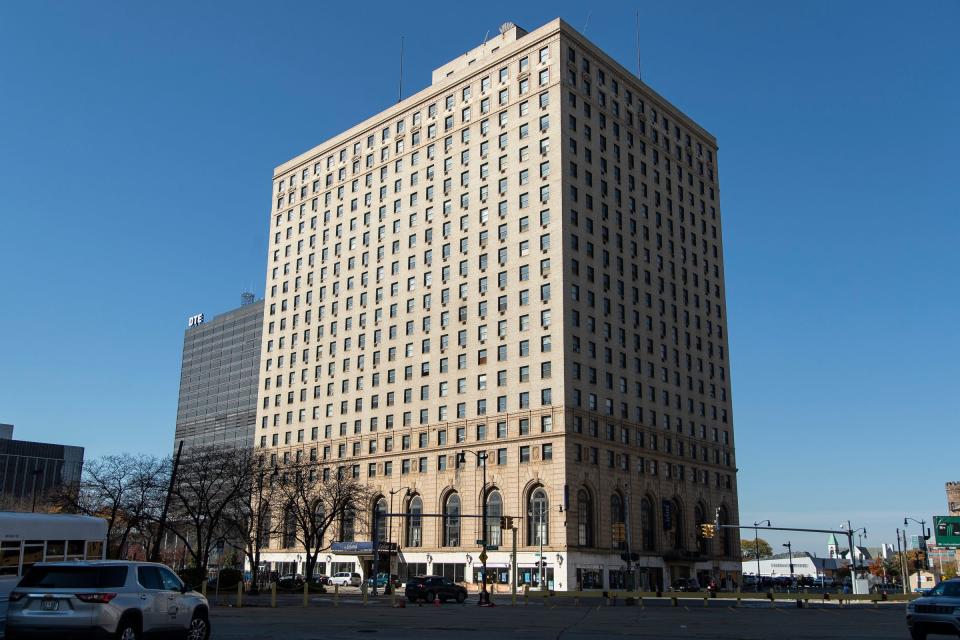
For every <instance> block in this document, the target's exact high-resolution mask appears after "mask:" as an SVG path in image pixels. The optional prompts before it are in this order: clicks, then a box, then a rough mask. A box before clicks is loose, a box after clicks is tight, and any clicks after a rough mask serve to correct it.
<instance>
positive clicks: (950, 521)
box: [933, 516, 960, 547]
mask: <svg viewBox="0 0 960 640" xmlns="http://www.w3.org/2000/svg"><path fill="white" fill-rule="evenodd" d="M933 532H934V537H935V538H936V541H937V546H938V547H958V546H960V516H933Z"/></svg>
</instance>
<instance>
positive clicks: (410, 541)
mask: <svg viewBox="0 0 960 640" xmlns="http://www.w3.org/2000/svg"><path fill="white" fill-rule="evenodd" d="M422 513H423V500H421V499H420V496H413V497H412V498H410V502H409V503H408V504H407V514H408V516H407V546H408V547H420V546H423V517H422V516H421V515H420V514H422Z"/></svg>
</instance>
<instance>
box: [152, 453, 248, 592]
mask: <svg viewBox="0 0 960 640" xmlns="http://www.w3.org/2000/svg"><path fill="white" fill-rule="evenodd" d="M250 460H251V454H250V452H249V450H246V449H232V448H221V447H196V448H193V449H190V450H189V451H188V452H185V453H184V454H183V457H182V458H181V459H180V468H179V469H178V471H177V477H176V479H175V480H174V482H173V487H172V491H171V503H170V529H171V531H172V532H173V533H174V535H176V537H177V538H179V540H180V541H181V542H182V543H183V545H184V548H185V549H186V553H187V555H188V556H189V558H190V561H191V564H192V565H193V567H194V569H195V570H196V572H197V578H198V579H200V580H204V579H206V573H207V565H208V563H209V561H210V556H211V554H212V553H213V550H214V549H215V548H216V547H217V546H218V544H219V543H220V542H221V541H224V540H225V539H226V537H227V536H228V535H229V524H228V514H229V513H231V512H232V511H234V510H235V509H236V508H237V503H238V501H241V500H242V499H243V498H244V496H245V495H246V494H247V492H248V491H249V486H250V474H251V473H252V465H251V464H250Z"/></svg>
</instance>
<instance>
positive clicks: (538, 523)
mask: <svg viewBox="0 0 960 640" xmlns="http://www.w3.org/2000/svg"><path fill="white" fill-rule="evenodd" d="M527 506H528V509H527V544H529V545H540V544H549V535H548V533H549V526H550V509H549V503H548V501H547V492H546V491H544V490H543V487H537V488H536V489H534V490H533V492H532V493H531V494H530V501H529V504H528V505H527Z"/></svg>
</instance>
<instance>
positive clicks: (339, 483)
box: [274, 462, 371, 581]
mask: <svg viewBox="0 0 960 640" xmlns="http://www.w3.org/2000/svg"><path fill="white" fill-rule="evenodd" d="M277 480H278V481H277V487H278V491H277V497H276V499H275V500H274V503H275V508H274V513H275V514H276V512H277V510H278V509H279V510H280V515H281V517H280V518H279V520H280V523H279V528H280V531H281V536H282V538H283V540H281V542H282V545H283V546H287V547H290V546H294V544H293V543H294V542H297V543H299V544H300V546H302V547H303V550H304V555H305V557H306V579H307V581H310V580H312V579H313V572H314V568H315V566H316V562H317V558H318V557H319V555H320V553H321V552H323V551H325V550H326V549H328V548H329V547H330V541H331V539H332V536H327V532H328V530H329V529H330V528H331V527H335V530H334V533H337V534H338V535H339V537H340V539H341V540H352V539H353V535H354V532H355V531H358V530H361V529H367V528H369V527H368V524H367V521H368V520H369V518H368V517H367V516H368V514H367V511H368V509H367V506H368V503H369V502H370V496H371V492H370V489H369V488H368V487H367V486H366V485H364V484H362V483H361V482H360V480H359V479H357V478H354V477H353V476H352V475H351V473H350V470H349V469H346V468H343V467H339V468H331V467H329V466H325V465H322V464H320V463H318V462H307V463H303V464H293V465H287V466H285V467H281V468H280V470H279V477H278V479H277Z"/></svg>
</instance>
